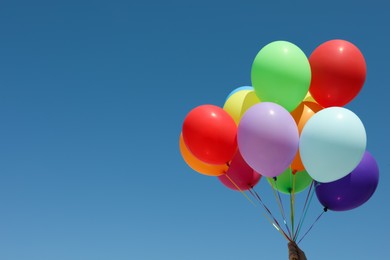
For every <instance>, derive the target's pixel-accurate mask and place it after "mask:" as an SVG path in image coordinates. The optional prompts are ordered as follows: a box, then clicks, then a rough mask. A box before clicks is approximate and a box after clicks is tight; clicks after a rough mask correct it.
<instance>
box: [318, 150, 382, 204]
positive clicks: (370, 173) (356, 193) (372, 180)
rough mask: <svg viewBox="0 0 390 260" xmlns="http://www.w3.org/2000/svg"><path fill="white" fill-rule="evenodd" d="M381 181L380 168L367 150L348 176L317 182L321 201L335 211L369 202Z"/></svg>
mask: <svg viewBox="0 0 390 260" xmlns="http://www.w3.org/2000/svg"><path fill="white" fill-rule="evenodd" d="M378 182H379V168H378V165H377V163H376V161H375V159H374V157H373V156H372V155H371V154H370V153H369V152H367V151H366V152H365V153H364V156H363V159H362V160H361V161H360V163H359V164H358V166H357V167H356V168H355V169H354V170H353V171H352V172H351V173H349V174H348V175H347V176H345V177H343V178H341V179H339V180H337V181H334V182H329V183H318V182H316V194H317V198H318V200H319V201H320V203H321V204H322V205H323V206H324V207H326V208H328V209H330V210H333V211H346V210H351V209H354V208H357V207H359V206H361V205H362V204H364V203H365V202H367V201H368V200H369V199H370V198H371V196H372V195H373V194H374V192H375V190H376V188H377V186H378Z"/></svg>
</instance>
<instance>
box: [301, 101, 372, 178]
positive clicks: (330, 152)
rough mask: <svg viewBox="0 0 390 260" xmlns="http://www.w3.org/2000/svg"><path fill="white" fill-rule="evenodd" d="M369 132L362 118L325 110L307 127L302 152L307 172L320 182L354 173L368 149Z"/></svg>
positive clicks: (314, 116) (340, 111)
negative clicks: (367, 134)
mask: <svg viewBox="0 0 390 260" xmlns="http://www.w3.org/2000/svg"><path fill="white" fill-rule="evenodd" d="M366 142H367V138H366V130H365V129H364V125H363V123H362V122H361V121H360V119H359V117H358V116H357V115H355V114H354V113H353V112H352V111H350V110H348V109H346V108H342V107H330V108H325V109H323V110H321V111H319V112H318V113H316V114H315V115H313V116H312V117H311V118H310V119H309V121H308V122H307V123H306V125H305V126H304V128H303V130H302V133H301V138H300V143H299V151H300V155H301V159H302V162H303V165H304V166H305V169H306V170H307V172H308V173H309V174H310V176H311V177H312V178H313V179H314V180H316V181H318V182H332V181H335V180H338V179H341V178H342V177H344V176H346V175H347V174H348V173H350V172H351V171H352V170H353V169H354V168H355V167H356V166H357V165H358V163H359V162H360V160H361V159H362V157H363V154H364V151H365V149H366Z"/></svg>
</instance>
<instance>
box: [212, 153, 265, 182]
mask: <svg viewBox="0 0 390 260" xmlns="http://www.w3.org/2000/svg"><path fill="white" fill-rule="evenodd" d="M260 178H261V175H260V174H258V173H257V172H254V171H253V169H252V168H251V167H250V166H249V165H248V164H247V163H246V162H245V160H244V158H242V155H241V153H240V151H239V150H237V153H236V154H235V156H234V157H233V160H232V161H231V163H230V166H229V170H228V171H227V172H226V174H224V175H221V176H218V179H219V180H220V181H221V182H222V184H223V185H225V186H226V187H228V188H229V189H232V190H248V189H250V188H252V187H254V186H255V185H256V184H257V183H258V182H259V181H260ZM237 187H238V188H237Z"/></svg>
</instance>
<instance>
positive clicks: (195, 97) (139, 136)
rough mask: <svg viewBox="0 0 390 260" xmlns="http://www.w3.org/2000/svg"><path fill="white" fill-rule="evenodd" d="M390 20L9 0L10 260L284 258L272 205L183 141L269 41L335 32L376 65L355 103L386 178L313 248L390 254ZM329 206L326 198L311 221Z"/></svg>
mask: <svg viewBox="0 0 390 260" xmlns="http://www.w3.org/2000/svg"><path fill="white" fill-rule="evenodd" d="M389 24H390V16H389V9H388V6H387V3H386V1H382V2H381V3H380V2H379V1H377V2H376V3H375V4H374V3H373V2H369V1H351V0H348V1H335V0H330V1H284V0H283V1H282V0H276V1H244V2H239V1H204V0H199V1H192V2H185V1H116V0H113V1H83V0H78V1H72V0H68V1H39V0H37V1H2V2H1V4H0V89H1V92H0V259H4V260H103V259H104V260H122V259H126V260H129V259H132V260H160V259H161V260H165V259H183V260H200V259H202V260H216V259H224V260H233V259H287V247H286V241H285V240H284V239H283V238H282V237H281V236H280V234H279V233H278V232H276V231H275V229H274V228H273V227H272V226H271V225H270V224H269V223H268V222H267V220H266V219H265V218H264V216H263V215H262V210H261V208H259V207H257V208H256V207H253V206H252V205H251V204H250V203H249V202H248V201H247V200H246V199H245V198H244V197H243V196H242V195H241V194H240V193H237V192H234V191H231V190H228V189H227V188H225V187H224V186H222V185H221V184H220V183H219V182H218V180H217V179H216V178H212V177H206V176H203V175H200V174H197V173H196V172H194V171H192V170H191V169H190V168H189V167H188V166H187V165H186V164H185V163H184V161H183V160H182V158H181V155H180V152H179V146H178V140H179V139H178V138H179V134H180V131H181V125H182V122H183V119H184V117H185V115H186V114H187V113H188V112H189V111H190V110H191V109H192V108H194V107H195V106H198V105H201V104H207V103H208V104H215V105H219V106H222V105H223V102H224V100H225V97H226V95H227V94H228V93H229V92H230V91H231V90H233V89H234V88H236V87H239V86H242V85H250V84H251V82H250V68H251V64H252V61H253V59H254V57H255V55H256V54H257V52H258V51H259V50H260V49H261V48H262V47H263V46H264V45H265V44H267V43H269V42H272V41H275V40H287V41H290V42H292V43H295V44H296V45H298V46H299V47H300V48H301V49H302V50H303V51H304V52H305V53H306V54H307V55H310V53H311V52H312V51H313V50H314V49H315V48H316V47H317V46H318V45H319V44H321V43H322V42H324V41H327V40H330V39H335V38H341V39H345V40H348V41H351V42H353V43H354V44H355V45H357V46H358V47H359V48H360V50H361V51H362V53H363V55H364V56H365V58H366V62H367V69H368V71H367V80H366V83H365V85H364V87H363V89H362V91H361V92H360V94H359V95H358V96H357V97H356V99H355V100H354V101H353V102H351V103H350V104H349V105H347V107H348V108H349V109H351V110H352V111H354V112H355V113H356V114H357V115H358V116H359V117H360V119H361V120H362V121H363V123H364V125H365V127H366V131H367V136H368V146H367V149H368V150H369V151H370V152H371V154H372V155H373V156H374V157H375V158H376V160H377V161H378V163H379V167H380V183H379V187H378V189H377V191H376V193H375V194H374V196H373V197H372V198H371V200H370V201H368V202H367V203H366V204H364V205H363V206H361V207H360V208H358V209H355V210H352V211H347V212H339V213H337V212H327V213H326V214H325V215H324V216H323V217H322V218H321V220H320V221H319V222H318V223H317V224H316V226H315V227H314V228H313V230H312V232H311V233H310V234H309V235H308V236H307V237H306V238H305V240H304V241H303V242H302V243H301V247H302V248H303V249H304V251H305V252H306V254H307V256H308V258H309V259H316V260H322V259H384V258H385V256H384V255H386V254H387V251H388V250H387V249H388V233H389V231H390V230H389V226H388V223H387V222H388V220H389V219H390V210H389V203H388V199H389V198H390V189H389V188H388V187H387V185H389V183H390V178H389V176H388V172H389V163H388V160H387V156H388V148H389V145H390V143H389V138H388V133H389V120H388V118H389V117H388V114H387V113H389V106H388V102H389V91H388V85H389V83H388V73H389V60H390V54H389V53H390V52H389V50H388V43H389V40H390V35H389V33H388V25H389ZM258 189H259V192H260V193H261V194H262V195H264V199H265V200H267V201H269V205H273V204H275V200H273V198H272V192H271V189H270V188H269V187H268V186H267V183H266V182H264V181H263V182H261V183H260V184H259V186H258ZM320 212H321V206H320V205H319V204H318V202H315V203H313V205H312V208H311V213H310V214H309V216H308V219H307V223H309V224H310V223H312V220H313V219H314V218H315V217H316V216H317V215H318V214H319V213H320Z"/></svg>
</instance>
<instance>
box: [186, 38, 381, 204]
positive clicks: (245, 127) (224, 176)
mask: <svg viewBox="0 0 390 260" xmlns="http://www.w3.org/2000/svg"><path fill="white" fill-rule="evenodd" d="M365 78H366V63H365V59H364V57H363V55H362V53H361V52H360V50H359V49H358V48H357V47H356V46H355V45H353V44H352V43H350V42H348V41H346V40H339V39H337V40H330V41H327V42H324V43H322V44H321V45H319V46H318V47H317V48H315V50H314V51H313V52H312V54H311V55H310V57H309V58H307V56H306V55H305V54H304V52H303V51H302V50H301V49H300V48H299V47H297V46H296V45H294V44H293V43H290V42H287V41H275V42H271V43H269V44H267V45H266V46H264V47H263V48H262V49H261V50H260V51H259V52H258V54H257V55H256V57H255V59H254V62H253V65H252V71H251V80H252V86H244V87H239V88H237V89H235V90H233V91H232V92H231V93H230V94H229V95H228V96H227V98H226V101H225V104H224V105H223V107H219V106H215V105H210V104H207V105H201V106H198V107H196V108H194V109H193V110H191V111H190V112H189V113H188V114H187V116H186V117H185V119H184V122H183V126H182V132H181V135H180V151H181V154H182V156H183V158H184V160H185V162H186V163H187V164H188V165H189V166H190V167H191V168H192V169H193V170H195V171H197V172H199V173H201V174H204V175H209V176H217V177H218V179H219V180H220V181H221V183H222V184H224V185H225V186H227V187H228V188H231V189H234V190H241V191H244V190H248V189H251V188H253V187H254V186H255V185H256V184H257V183H258V182H259V180H260V179H261V176H264V177H266V178H267V180H268V181H269V183H270V184H272V185H274V184H275V182H277V184H278V185H277V189H278V190H279V191H280V192H283V193H287V194H291V192H295V193H296V192H300V191H302V190H304V189H306V188H307V187H308V186H309V185H310V184H311V183H312V182H313V183H315V186H314V187H315V192H316V195H317V198H318V200H319V202H320V203H321V204H322V205H323V206H324V207H326V208H327V209H329V210H334V211H344V210H350V209H353V208H356V207H358V206H360V205H362V204H363V203H365V202H366V201H368V199H370V197H371V196H372V195H373V193H374V192H375V190H376V187H377V185H378V181H379V169H378V165H377V163H376V161H375V159H374V157H373V156H372V155H371V154H370V153H369V152H368V151H366V143H367V137H366V131H365V128H364V125H363V123H362V121H361V120H360V119H359V117H358V116H357V115H356V114H355V113H353V112H352V111H351V110H349V109H347V108H345V107H344V106H345V105H346V104H348V103H349V102H350V101H351V100H353V99H354V98H355V97H356V96H357V95H358V93H359V92H360V90H361V89H362V87H363V85H364V82H365ZM293 179H294V183H293V181H292V180H293Z"/></svg>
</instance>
